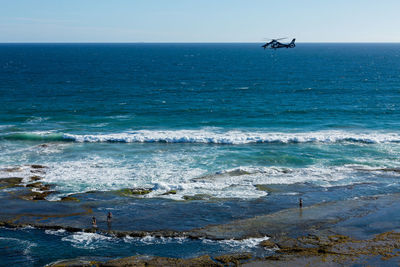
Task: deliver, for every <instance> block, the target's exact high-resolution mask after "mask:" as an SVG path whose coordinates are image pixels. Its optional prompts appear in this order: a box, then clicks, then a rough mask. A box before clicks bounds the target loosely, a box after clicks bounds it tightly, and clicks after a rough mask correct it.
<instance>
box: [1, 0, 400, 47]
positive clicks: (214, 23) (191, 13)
mask: <svg viewBox="0 0 400 267" xmlns="http://www.w3.org/2000/svg"><path fill="white" fill-rule="evenodd" d="M282 36H283V37H286V36H287V37H296V38H297V39H298V41H300V42H400V0H276V1H270V0H0V42H261V41H262V40H263V38H265V37H275V38H277V37H282Z"/></svg>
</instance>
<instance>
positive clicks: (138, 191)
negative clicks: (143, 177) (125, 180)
mask: <svg viewBox="0 0 400 267" xmlns="http://www.w3.org/2000/svg"><path fill="white" fill-rule="evenodd" d="M151 191H152V189H151V188H133V189H130V188H124V189H121V190H118V191H116V193H117V194H118V195H120V196H135V195H147V194H149V193H150V192H151Z"/></svg>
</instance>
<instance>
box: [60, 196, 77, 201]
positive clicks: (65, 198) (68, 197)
mask: <svg viewBox="0 0 400 267" xmlns="http://www.w3.org/2000/svg"><path fill="white" fill-rule="evenodd" d="M60 201H74V202H79V201H80V200H79V199H77V198H76V197H71V196H66V197H62V198H61V199H60Z"/></svg>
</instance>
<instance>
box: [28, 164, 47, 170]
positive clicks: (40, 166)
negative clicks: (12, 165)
mask: <svg viewBox="0 0 400 267" xmlns="http://www.w3.org/2000/svg"><path fill="white" fill-rule="evenodd" d="M31 167H32V168H33V169H44V168H46V167H45V166H43V165H39V164H32V165H31Z"/></svg>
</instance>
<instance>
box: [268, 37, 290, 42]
mask: <svg viewBox="0 0 400 267" xmlns="http://www.w3.org/2000/svg"><path fill="white" fill-rule="evenodd" d="M283 39H287V37H283V38H278V39H275V38H264V39H263V41H272V40H275V41H279V40H283Z"/></svg>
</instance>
